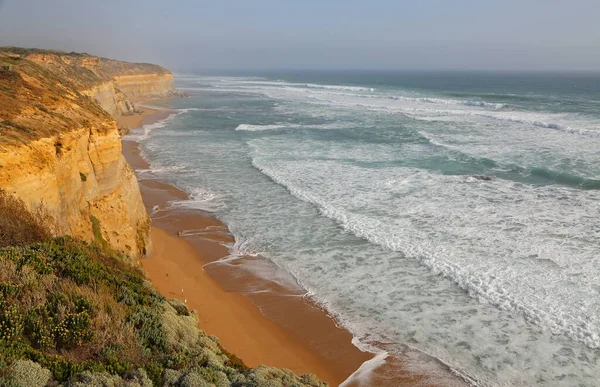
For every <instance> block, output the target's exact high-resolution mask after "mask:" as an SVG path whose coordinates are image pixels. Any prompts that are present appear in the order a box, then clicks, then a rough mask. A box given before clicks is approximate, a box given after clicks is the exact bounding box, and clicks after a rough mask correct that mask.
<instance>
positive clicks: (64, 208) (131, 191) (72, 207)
mask: <svg viewBox="0 0 600 387" xmlns="http://www.w3.org/2000/svg"><path fill="white" fill-rule="evenodd" d="M0 64H4V65H6V66H4V67H2V68H0V188H2V189H4V190H6V191H8V192H10V193H12V194H14V195H16V196H18V197H20V198H21V199H23V201H24V202H25V203H26V204H27V206H29V207H30V208H32V209H33V208H36V207H39V206H43V207H44V209H45V210H46V211H47V213H48V214H49V215H50V216H51V217H52V219H53V223H54V224H55V226H56V233H58V234H69V235H73V236H76V237H79V238H82V239H84V240H97V241H100V242H101V243H107V244H108V246H110V247H112V248H114V249H116V250H119V251H121V252H124V253H126V254H127V255H129V256H131V257H132V258H139V257H142V256H144V255H146V254H149V252H150V250H151V243H150V234H149V231H150V218H149V217H148V214H147V213H146V211H145V208H144V205H143V202H142V198H141V195H140V191H139V187H138V183H137V180H136V177H135V174H134V173H133V171H132V169H131V168H130V167H129V165H128V164H127V162H126V161H125V159H124V157H123V156H122V154H121V139H120V136H119V133H118V130H117V125H116V122H115V120H114V117H116V116H119V115H121V114H127V113H131V112H133V111H134V109H135V108H134V106H133V104H132V102H131V99H130V96H129V95H128V94H127V92H128V93H131V95H132V97H133V98H137V99H140V98H149V97H156V96H163V95H169V94H170V93H171V92H172V91H173V77H172V74H171V73H170V72H168V71H167V70H165V69H163V68H162V67H159V66H154V65H147V64H130V63H124V62H117V61H112V60H109V59H104V58H98V57H92V56H89V55H87V54H65V53H56V52H48V51H41V50H33V51H31V50H23V49H15V48H10V49H6V48H5V49H2V48H0ZM9 66H10V67H9ZM9 68H10V70H9ZM123 90H125V91H126V92H124V91H123Z"/></svg>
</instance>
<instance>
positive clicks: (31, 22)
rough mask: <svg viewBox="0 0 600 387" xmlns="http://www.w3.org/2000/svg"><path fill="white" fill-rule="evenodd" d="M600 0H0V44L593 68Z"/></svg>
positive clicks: (153, 57)
mask: <svg viewBox="0 0 600 387" xmlns="http://www.w3.org/2000/svg"><path fill="white" fill-rule="evenodd" d="M599 16H600V0H412V1H407V0H395V1H394V0H368V1H356V0H345V1H342V0H329V1H328V0H320V1H317V0H295V1H291V0H254V1H248V0H244V1H242V0H238V1H233V0H218V1H216V0H215V1H204V0H170V1H166V0H160V1H159V0H102V1H97V0H0V46H2V45H15V46H23V47H38V48H51V49H60V50H65V51H77V52H88V53H90V54H95V55H101V56H106V57H111V58H115V59H121V60H128V61H138V62H151V63H158V64H162V65H164V66H166V67H168V68H170V69H172V70H175V71H178V70H180V71H187V70H201V69H215V70H219V69H348V70H351V69H363V70H368V69H374V70H376V69H386V70H395V69H398V70H400V69H427V70H430V69H447V70H456V69H461V70H470V69H491V70H528V71H531V70H533V71H535V70H540V71H549V70H550V71H551V70H591V71H600V21H599V19H598V17H599Z"/></svg>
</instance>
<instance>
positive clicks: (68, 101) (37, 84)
mask: <svg viewBox="0 0 600 387" xmlns="http://www.w3.org/2000/svg"><path fill="white" fill-rule="evenodd" d="M165 74H171V73H170V72H169V71H168V70H166V69H165V68H163V67H161V66H157V65H153V64H147V63H127V62H119V61H116V60H112V59H107V58H101V57H97V56H92V55H89V54H85V53H82V54H79V53H73V52H71V53H67V52H61V51H52V50H41V49H26V48H19V47H0V144H18V143H27V142H29V141H32V140H35V139H39V138H43V137H48V136H52V135H55V134H59V133H62V132H64V131H69V130H73V129H76V128H82V127H90V128H91V127H94V128H95V129H96V130H103V128H104V129H106V128H108V126H111V125H112V124H113V123H112V120H111V118H110V116H109V115H108V114H107V113H106V112H105V111H104V110H103V109H102V108H101V107H100V106H99V105H98V104H97V103H96V101H94V100H92V99H91V98H89V97H88V96H86V95H84V92H85V91H86V90H89V89H90V88H92V87H94V86H96V85H99V84H102V83H105V82H109V81H112V80H115V79H116V78H118V77H122V76H131V75H165ZM109 121H110V122H109ZM107 122H109V123H110V125H107Z"/></svg>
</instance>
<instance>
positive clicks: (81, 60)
mask: <svg viewBox="0 0 600 387" xmlns="http://www.w3.org/2000/svg"><path fill="white" fill-rule="evenodd" d="M0 52H5V53H8V54H11V55H19V56H21V57H23V58H27V57H31V56H34V55H37V56H42V55H45V56H54V57H55V58H58V59H59V60H58V61H57V62H58V63H60V62H63V64H65V65H68V66H71V67H84V66H89V65H90V63H91V64H94V66H93V68H92V67H87V68H88V69H91V70H93V72H94V74H96V76H98V77H99V78H101V79H103V80H109V79H112V77H115V76H119V75H135V74H147V73H155V74H170V73H171V72H170V71H169V70H167V69H166V68H164V67H162V66H159V65H155V64H151V63H133V62H123V61H118V60H114V59H109V58H103V57H99V56H95V55H90V54H88V53H77V52H66V51H60V50H46V49H40V48H23V47H13V46H6V47H0ZM62 59H67V60H66V61H65V60H62Z"/></svg>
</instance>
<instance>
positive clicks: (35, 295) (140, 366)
mask: <svg viewBox="0 0 600 387" xmlns="http://www.w3.org/2000/svg"><path fill="white" fill-rule="evenodd" d="M0 198H3V199H2V200H0V235H7V234H9V233H16V234H17V235H20V236H19V237H9V238H3V239H1V240H2V241H3V242H2V245H1V246H0V386H3V387H7V386H11V387H14V386H26V387H30V386H39V387H42V386H46V385H49V386H57V385H61V386H65V387H66V386H87V385H96V386H129V387H135V386H140V387H141V386H144V387H149V386H152V385H154V386H182V387H183V386H211V385H212V386H220V387H221V386H222V387H224V386H250V387H258V386H270V387H283V386H298V387H302V386H319V387H321V386H325V384H324V383H322V382H320V381H319V380H318V379H317V378H316V377H315V376H314V375H303V376H296V375H294V374H293V373H292V372H291V371H289V370H280V369H276V368H269V367H264V366H261V367H258V368H255V369H249V368H247V367H246V366H245V365H244V363H243V362H242V361H241V360H240V359H238V358H237V357H235V356H234V355H232V354H230V353H228V352H227V351H226V350H225V349H223V348H222V347H221V346H220V345H219V343H218V340H217V339H216V338H215V337H212V336H207V335H206V334H205V333H204V332H203V331H202V330H200V329H199V327H198V315H197V314H196V313H195V312H190V311H189V310H188V309H187V308H186V306H185V305H184V304H183V303H181V302H179V301H177V300H165V298H164V297H163V296H161V295H160V294H159V293H157V292H156V290H155V289H154V288H153V287H152V284H151V283H150V282H148V281H147V280H146V279H145V277H144V275H143V273H142V271H141V270H140V269H139V268H137V267H134V266H130V265H127V264H126V263H124V261H123V260H122V259H121V258H122V256H120V255H119V254H118V253H115V252H112V251H110V250H109V249H107V248H106V247H104V246H99V245H97V244H95V243H91V244H90V243H86V242H82V241H78V240H75V239H73V238H70V237H58V238H51V237H49V234H50V233H49V231H48V230H45V231H44V230H43V229H44V227H45V224H44V220H43V218H38V217H36V216H34V215H27V214H25V213H24V212H23V211H25V210H24V208H25V207H24V206H23V203H21V202H20V201H19V200H16V199H12V198H9V196H8V195H7V194H5V193H2V192H1V190H0ZM6 225H8V227H7V226H6ZM28 229H30V230H38V231H36V232H32V234H31V235H30V236H29V237H25V236H23V233H24V232H25V231H26V230H28ZM240 323H243V322H240Z"/></svg>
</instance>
